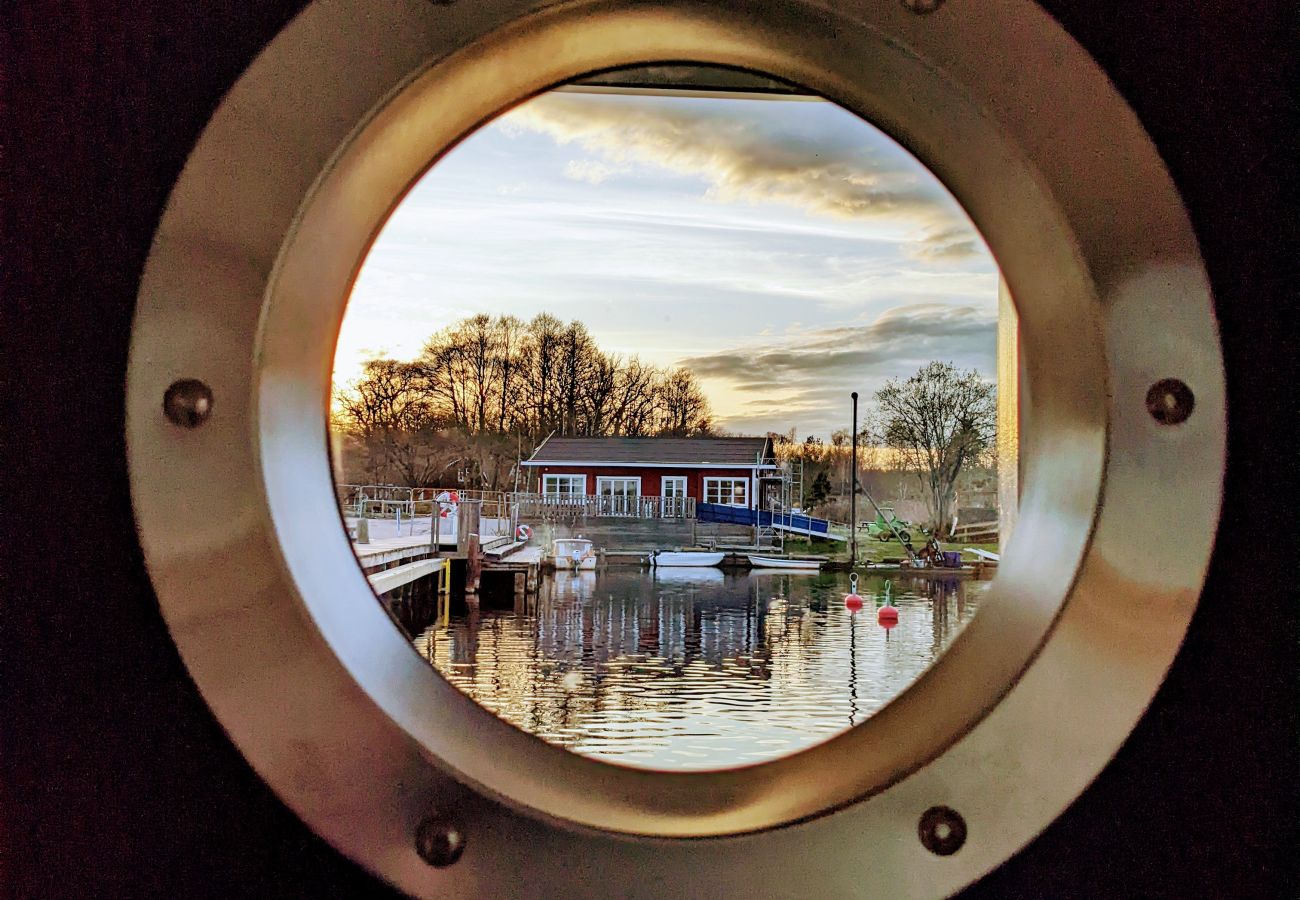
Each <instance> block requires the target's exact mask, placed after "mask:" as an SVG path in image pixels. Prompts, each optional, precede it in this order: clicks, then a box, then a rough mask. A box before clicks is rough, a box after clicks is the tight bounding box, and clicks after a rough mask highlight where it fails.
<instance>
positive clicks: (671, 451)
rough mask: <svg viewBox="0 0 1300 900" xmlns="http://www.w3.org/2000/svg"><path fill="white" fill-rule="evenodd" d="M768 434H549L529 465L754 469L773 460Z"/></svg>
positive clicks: (531, 458) (529, 460)
mask: <svg viewBox="0 0 1300 900" xmlns="http://www.w3.org/2000/svg"><path fill="white" fill-rule="evenodd" d="M770 457H771V450H770V447H769V442H768V439H767V438H765V437H728V438H666V437H647V438H571V437H550V438H547V439H546V440H545V441H543V442H542V445H541V446H540V447H538V448H537V449H536V450H535V451H533V455H532V456H531V457H530V458H529V459H528V461H527V462H525V463H524V465H526V466H554V465H601V464H607V465H616V466H718V467H722V468H727V467H737V468H746V469H748V468H751V467H752V466H755V465H761V464H762V462H761V461H768V462H770Z"/></svg>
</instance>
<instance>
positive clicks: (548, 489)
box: [542, 472, 587, 497]
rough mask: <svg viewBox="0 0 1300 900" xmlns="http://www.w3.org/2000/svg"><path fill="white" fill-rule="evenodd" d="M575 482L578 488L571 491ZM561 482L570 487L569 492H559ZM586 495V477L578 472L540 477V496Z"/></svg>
mask: <svg viewBox="0 0 1300 900" xmlns="http://www.w3.org/2000/svg"><path fill="white" fill-rule="evenodd" d="M575 480H576V481H577V483H578V485H579V487H578V490H577V491H574V490H573V489H572V486H573V483H574V481H575ZM561 481H563V482H564V483H565V484H568V485H569V486H570V490H569V491H568V492H567V493H565V492H562V491H560V490H559V486H560V483H561ZM586 493H587V476H586V475H583V474H581V473H579V472H567V473H566V472H557V473H555V474H549V473H548V474H546V475H543V476H542V494H543V495H550V496H554V497H582V496H585V495H586Z"/></svg>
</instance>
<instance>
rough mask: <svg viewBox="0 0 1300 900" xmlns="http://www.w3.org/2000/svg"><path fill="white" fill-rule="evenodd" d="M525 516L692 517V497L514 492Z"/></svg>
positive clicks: (578, 517)
mask: <svg viewBox="0 0 1300 900" xmlns="http://www.w3.org/2000/svg"><path fill="white" fill-rule="evenodd" d="M511 497H512V498H513V502H514V503H515V507H516V509H518V511H519V515H520V516H521V517H523V518H533V519H542V520H546V521H565V520H572V519H580V518H585V517H593V516H594V517H599V516H616V517H623V518H631V519H693V518H695V498H693V497H639V496H633V497H628V496H620V495H617V494H512V495H511Z"/></svg>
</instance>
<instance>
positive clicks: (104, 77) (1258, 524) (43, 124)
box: [0, 2, 1300, 896]
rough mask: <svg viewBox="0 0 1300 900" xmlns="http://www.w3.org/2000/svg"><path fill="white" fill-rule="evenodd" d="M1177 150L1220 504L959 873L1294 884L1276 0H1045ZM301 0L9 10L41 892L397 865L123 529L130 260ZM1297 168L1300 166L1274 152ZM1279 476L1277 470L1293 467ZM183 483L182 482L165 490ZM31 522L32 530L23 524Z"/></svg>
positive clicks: (25, 685)
mask: <svg viewBox="0 0 1300 900" xmlns="http://www.w3.org/2000/svg"><path fill="white" fill-rule="evenodd" d="M1049 6H1050V7H1051V10H1052V12H1053V13H1054V14H1056V15H1057V16H1058V17H1059V18H1060V19H1061V20H1062V21H1063V22H1064V24H1065V25H1066V27H1067V28H1068V29H1069V30H1070V31H1071V32H1072V33H1073V34H1074V35H1075V36H1076V38H1077V39H1079V40H1080V41H1081V42H1082V43H1083V44H1084V45H1085V46H1086V47H1087V48H1088V49H1089V50H1090V51H1091V52H1092V53H1093V54H1094V55H1095V56H1096V57H1097V58H1098V60H1099V61H1100V63H1101V64H1102V65H1103V67H1105V68H1106V69H1107V70H1108V72H1110V74H1111V77H1112V78H1113V79H1114V81H1115V82H1116V84H1117V85H1118V87H1119V89H1120V90H1121V92H1123V93H1124V95H1125V96H1126V97H1127V99H1128V100H1129V102H1130V103H1131V104H1132V105H1133V106H1134V108H1135V109H1136V111H1137V112H1138V114H1139V116H1140V117H1141V118H1142V120H1143V122H1144V123H1145V125H1146V126H1147V128H1148V130H1149V131H1150V132H1151V134H1152V136H1153V138H1154V140H1155V142H1156V144H1157V145H1158V146H1159V147H1160V149H1161V151H1162V155H1163V157H1164V159H1165V161H1166V163H1167V165H1169V167H1170V168H1171V170H1172V173H1173V175H1174V178H1175V180H1176V181H1177V183H1178V185H1179V187H1180V189H1181V190H1182V192H1183V194H1184V197H1185V198H1186V202H1187V206H1188V209H1189V212H1190V214H1191V218H1192V221H1193V223H1194V225H1195V227H1196V229H1197V233H1198V237H1199V239H1200V241H1201V245H1202V252H1203V254H1204V257H1205V260H1206V264H1207V267H1208V270H1209V273H1210V276H1211V279H1212V281H1213V284H1214V289H1215V293H1216V298H1217V303H1218V304H1219V310H1220V325H1221V328H1222V338H1223V345H1224V353H1225V360H1226V363H1227V369H1228V386H1229V408H1230V417H1231V426H1232V428H1231V432H1230V445H1229V450H1230V460H1231V462H1230V469H1229V472H1228V476H1227V486H1226V488H1227V490H1226V495H1225V508H1226V509H1227V510H1228V514H1227V521H1228V522H1229V524H1230V526H1231V525H1232V524H1234V523H1237V522H1240V521H1241V518H1240V517H1242V516H1247V515H1248V516H1249V520H1250V521H1251V523H1252V527H1251V528H1249V529H1242V528H1236V527H1227V528H1224V529H1223V530H1222V531H1221V533H1220V537H1219V543H1218V547H1217V549H1216V553H1215V557H1214V560H1213V562H1212V565H1211V570H1210V575H1209V580H1208V582H1207V586H1206V589H1205V594H1204V599H1203V602H1202V605H1201V608H1200V610H1199V611H1198V613H1197V616H1196V619H1195V620H1194V622H1193V625H1192V628H1191V631H1190V633H1189V635H1188V639H1187V642H1186V644H1185V646H1184V648H1183V651H1182V653H1181V654H1180V656H1179V658H1178V660H1177V661H1176V663H1175V665H1174V667H1173V669H1172V671H1171V673H1170V676H1169V679H1168V681H1167V682H1166V684H1165V686H1164V687H1163V688H1162V690H1161V691H1160V693H1159V694H1158V696H1157V698H1156V701H1155V704H1154V707H1153V710H1152V711H1151V713H1150V714H1148V716H1147V717H1146V719H1144V721H1143V722H1142V723H1141V724H1140V725H1139V726H1138V728H1137V730H1136V731H1135V732H1134V734H1133V736H1132V737H1131V738H1130V740H1129V742H1128V744H1127V745H1126V746H1125V748H1124V749H1123V750H1122V751H1121V753H1120V754H1119V756H1118V757H1117V759H1116V760H1115V762H1114V763H1113V764H1112V765H1111V766H1110V767H1109V768H1108V769H1107V770H1106V771H1105V772H1104V773H1103V774H1102V776H1101V777H1100V778H1099V779H1098V781H1097V782H1096V783H1095V784H1094V785H1093V787H1092V788H1090V789H1089V791H1088V792H1087V793H1086V794H1085V795H1084V796H1083V797H1082V798H1081V799H1080V800H1079V801H1078V802H1077V803H1076V804H1075V805H1074V807H1072V808H1071V809H1070V810H1069V811H1068V812H1067V813H1066V814H1065V815H1064V816H1063V817H1062V818H1061V819H1060V820H1059V821H1058V822H1057V823H1056V824H1054V825H1053V826H1052V827H1050V828H1049V829H1048V831H1047V832H1046V833H1045V834H1044V835H1043V836H1042V837H1040V838H1039V839H1038V840H1037V841H1036V842H1035V843H1034V844H1033V845H1031V846H1030V847H1029V848H1028V849H1027V850H1025V851H1024V852H1023V853H1022V854H1020V855H1019V856H1018V857H1016V858H1015V859H1014V860H1012V861H1011V862H1010V863H1008V864H1007V865H1006V866H1004V867H1003V868H1002V869H1000V870H999V871H998V872H996V873H994V874H993V875H992V876H990V877H989V878H988V879H986V880H985V882H983V883H982V884H980V885H977V886H976V887H975V888H974V889H972V891H971V892H970V893H971V895H974V896H1032V895H1040V894H1044V893H1063V892H1067V891H1068V892H1071V893H1077V894H1081V895H1093V896H1098V895H1137V894H1145V895H1166V896H1167V895H1179V894H1181V895H1188V894H1198V895H1201V894H1210V895H1221V896H1287V895H1293V894H1294V893H1295V885H1294V884H1291V885H1289V886H1290V888H1291V889H1290V890H1288V884H1287V880H1288V879H1289V878H1290V877H1291V876H1292V875H1293V869H1292V867H1293V866H1294V862H1293V854H1292V853H1290V849H1291V847H1292V846H1293V840H1292V838H1293V835H1294V828H1295V825H1294V823H1295V822H1296V821H1297V819H1298V818H1300V817H1297V815H1296V808H1295V782H1294V772H1295V770H1296V766H1295V741H1294V735H1295V733H1296V708H1297V705H1296V703H1295V702H1294V700H1295V697H1294V693H1293V692H1294V683H1295V678H1294V672H1295V665H1294V663H1295V647H1294V635H1295V633H1296V618H1295V606H1294V590H1293V588H1292V587H1290V586H1289V584H1288V583H1287V582H1286V581H1284V580H1281V579H1278V578H1277V577H1276V575H1275V573H1271V572H1264V571H1261V569H1260V568H1259V567H1258V565H1257V562H1258V558H1259V554H1260V552H1261V546H1262V545H1263V544H1264V543H1265V542H1271V546H1273V547H1275V548H1283V549H1286V550H1289V548H1291V547H1294V546H1295V537H1296V525H1295V520H1294V517H1293V516H1292V515H1291V513H1290V510H1289V508H1288V507H1289V506H1290V502H1289V498H1290V497H1293V496H1294V495H1295V492H1294V489H1293V486H1291V485H1288V484H1287V483H1286V482H1287V481H1288V474H1289V473H1288V472H1287V471H1286V470H1287V469H1288V468H1289V466H1288V465H1284V464H1280V463H1279V460H1287V459H1289V458H1290V457H1289V456H1286V455H1284V454H1290V453H1292V452H1293V445H1292V444H1291V442H1290V440H1289V438H1287V437H1286V435H1287V433H1288V432H1289V431H1290V423H1289V422H1288V421H1287V418H1288V417H1287V415H1285V414H1284V413H1285V412H1286V411H1288V410H1289V404H1288V400H1289V398H1290V393H1289V388H1287V387H1283V385H1287V384H1289V382H1290V380H1291V379H1290V378H1289V377H1286V375H1287V373H1288V372H1290V371H1291V369H1292V366H1293V353H1292V351H1291V350H1290V349H1288V348H1287V347H1286V346H1285V344H1284V342H1283V340H1281V338H1280V337H1279V336H1280V335H1282V334H1285V333H1288V332H1289V331H1290V330H1292V329H1291V327H1288V326H1293V325H1294V322H1293V311H1292V297H1291V291H1292V288H1291V287H1290V281H1289V280H1288V278H1287V277H1286V276H1287V273H1291V272H1293V269H1294V266H1293V265H1292V264H1291V262H1290V260H1291V259H1293V254H1294V242H1293V238H1294V226H1293V225H1292V224H1289V223H1294V221H1295V218H1296V216H1295V210H1294V209H1293V208H1289V207H1288V206H1287V203H1288V197H1289V196H1293V195H1289V194H1288V192H1287V191H1286V190H1284V189H1279V187H1280V186H1282V187H1285V186H1286V184H1287V180H1286V178H1287V176H1288V175H1289V172H1288V171H1287V170H1288V169H1289V168H1290V165H1289V161H1288V160H1287V159H1286V158H1285V157H1286V148H1287V147H1288V146H1289V140H1288V138H1289V133H1290V128H1289V126H1290V125H1292V124H1294V120H1293V118H1292V116H1293V114H1294V109H1293V108H1292V103H1293V101H1292V100H1291V99H1290V97H1289V94H1290V93H1291V91H1290V88H1289V86H1290V85H1292V84H1294V83H1295V77H1294V76H1295V66H1294V62H1293V60H1294V59H1295V58H1296V54H1295V48H1294V47H1293V46H1291V45H1290V41H1289V39H1288V38H1287V37H1286V36H1285V35H1286V33H1287V32H1288V31H1289V30H1291V24H1292V23H1291V22H1290V21H1289V17H1288V16H1287V15H1286V14H1285V13H1284V10H1285V4H1281V3H1273V4H1267V5H1261V6H1257V7H1253V8H1251V9H1250V10H1249V11H1248V12H1247V13H1243V12H1242V11H1241V9H1240V8H1239V6H1238V5H1236V4H1229V3H1227V2H1215V3H1208V4H1202V5H1199V6H1197V7H1195V8H1190V7H1189V8H1186V9H1180V10H1179V12H1178V15H1177V16H1172V15H1170V14H1169V13H1168V11H1167V10H1164V9H1162V8H1158V7H1157V5H1156V4H1149V3H1143V4H1138V5H1135V4H1133V3H1119V2H1114V3H1111V2H1107V3H1100V4H1098V3H1086V4H1085V3H1073V4H1064V3H1052V4H1049ZM295 10H296V6H295V5H293V4H277V5H274V6H258V7H256V8H254V7H247V8H245V7H235V6H231V7H229V8H227V7H221V8H216V7H212V8H203V9H198V10H196V9H194V8H193V7H191V6H182V5H180V4H177V3H158V4H155V5H152V6H150V7H147V8H133V9H132V10H130V11H126V10H124V9H123V8H121V7H119V6H118V5H110V4H107V3H96V2H87V3H82V4H67V5H66V6H54V5H48V4H46V5H41V6H34V7H32V8H30V9H28V10H23V11H21V12H15V11H10V12H8V13H7V20H8V21H7V27H6V30H5V49H4V58H5V59H6V62H7V63H8V66H7V69H8V71H7V73H6V76H7V77H6V86H5V93H6V103H5V104H4V105H3V106H4V109H5V116H6V121H5V123H4V131H3V133H4V134H5V135H6V139H5V161H6V166H5V176H4V181H3V187H0V195H2V197H3V200H4V206H5V212H6V215H5V219H4V231H3V233H4V245H5V250H4V258H5V263H4V266H3V272H4V278H5V280H6V285H5V289H4V297H5V299H4V304H3V307H0V310H2V314H3V324H2V326H0V341H3V346H4V351H3V360H4V368H5V379H4V388H5V395H6V399H7V400H8V401H9V402H7V403H6V404H5V407H4V417H5V421H4V422H3V425H2V427H0V434H3V435H4V436H5V438H4V441H3V448H4V450H5V451H6V454H5V455H6V457H7V460H6V462H7V465H6V467H5V472H6V475H7V476H8V479H7V481H8V482H9V486H7V487H6V491H5V496H6V498H7V501H8V502H7V504H6V508H7V512H6V516H7V520H6V535H7V537H8V536H11V535H14V534H15V533H17V534H18V535H19V536H20V538H21V539H20V540H14V539H13V538H12V537H9V539H8V540H7V541H6V544H5V550H6V553H5V557H6V564H5V568H6V576H5V577H6V582H5V584H4V588H3V592H4V595H5V599H6V601H7V602H6V604H5V614H6V619H5V628H4V634H5V636H6V637H5V640H6V646H5V648H4V653H3V659H4V681H5V686H6V690H5V698H6V701H7V702H6V709H5V717H4V741H5V753H6V756H5V761H6V767H5V778H4V783H5V791H4V795H3V796H4V800H5V804H6V812H5V821H6V828H5V838H6V841H7V842H8V844H9V846H8V847H7V851H8V852H6V854H5V855H6V871H5V876H4V877H5V879H6V881H8V882H9V883H12V884H16V885H18V886H19V887H20V891H19V892H20V893H24V894H27V895H37V896H61V895H84V894H87V893H101V894H110V893H111V894H113V895H116V896H157V895H164V894H169V895H176V894H179V895H189V896H218V895H226V896H229V895H246V894H256V895H260V896H301V895H304V894H317V895H320V896H360V895H366V894H383V893H387V891H386V889H385V888H384V887H383V886H382V885H380V884H378V883H376V882H375V881H373V880H372V879H371V878H370V877H369V876H367V875H366V874H365V873H364V872H362V871H361V870H360V869H358V868H357V867H355V866H354V865H352V864H351V863H349V862H348V861H346V860H345V859H343V858H342V857H341V856H339V855H338V854H337V853H335V852H334V851H333V850H331V849H330V848H328V847H327V846H326V845H325V844H324V843H323V842H322V841H320V840H318V839H317V838H315V837H314V836H313V835H312V834H311V833H310V832H309V831H308V830H307V829H306V828H305V827H304V826H302V825H301V824H300V823H299V822H298V820H297V819H296V818H295V817H294V815H293V814H292V813H291V812H289V811H288V810H287V809H286V808H285V807H283V806H282V805H281V804H280V803H279V802H278V801H277V800H276V799H275V798H274V796H273V795H272V794H271V792H270V791H269V789H268V788H266V787H265V786H264V785H263V784H262V782H261V781H260V780H259V779H258V778H257V776H256V775H255V774H254V773H253V772H252V771H251V770H250V769H249V767H248V766H247V764H246V763H245V762H244V761H243V759H242V758H241V757H240V756H239V754H238V753H237V752H236V751H235V750H234V748H233V747H232V746H231V745H230V744H229V742H228V741H227V739H226V738H225V736H224V734H223V733H222V731H221V729H220V728H219V727H218V726H217V724H216V723H215V720H214V719H213V718H212V716H211V714H210V713H209V712H208V711H207V708H206V707H205V706H204V705H203V702H202V700H201V698H200V696H199V694H198V692H197V690H196V689H195V688H194V686H193V684H192V683H191V682H190V680H189V678H188V676H187V675H186V673H185V671H184V669H183V667H182V666H181V663H180V661H179V659H178V657H177V655H176V651H175V649H174V647H173V645H172V643H171V641H170V639H169V636H168V634H167V630H166V628H165V627H164V625H163V622H162V619H161V618H160V616H159V614H158V610H157V604H156V601H155V599H154V597H153V594H152V589H151V587H150V585H149V582H148V578H147V574H146V572H145V569H144V565H143V562H142V558H141V553H140V549H139V547H138V545H137V543H136V540H135V537H134V525H133V521H132V515H131V509H130V501H129V496H128V491H127V485H126V470H125V462H124V451H123V446H122V419H123V398H122V390H121V383H122V378H123V373H124V371H125V361H126V342H127V338H128V334H129V329H130V323H131V322H130V320H131V312H132V307H133V302H134V297H135V293H136V290H137V287H138V279H139V276H140V271H141V267H142V265H143V262H144V259H145V256H146V254H147V252H148V249H149V243H150V240H151V238H152V235H153V231H154V229H155V227H156V225H157V220H158V216H159V215H160V213H161V210H162V207H163V204H164V202H165V200H166V196H167V192H168V190H169V189H170V185H171V183H172V181H173V179H174V178H175V177H176V175H177V173H178V172H179V171H180V168H181V166H182V164H183V162H184V159H185V157H186V154H187V153H188V151H189V149H190V147H191V146H192V145H193V142H194V141H195V139H196V138H197V136H198V134H199V132H200V130H201V129H202V127H203V124H204V122H205V121H206V119H207V117H208V116H209V115H210V113H211V111H212V109H213V108H214V106H215V105H216V103H217V102H218V101H219V100H220V97H221V95H222V93H223V92H224V91H225V90H226V88H227V87H228V86H229V85H230V83H231V82H232V81H233V80H234V79H235V78H236V77H237V76H238V74H239V73H240V71H242V69H243V68H244V67H245V66H246V65H247V63H248V62H249V61H250V60H251V58H252V56H253V55H254V54H255V53H256V52H257V50H258V49H259V48H260V46H261V45H262V44H264V43H265V42H266V41H267V40H269V39H270V38H271V36H272V35H273V34H274V33H275V32H276V30H277V29H278V28H279V27H281V26H282V24H283V23H284V22H286V21H287V20H288V18H289V17H291V16H292V14H293V13H294V12H295ZM1292 177H1293V176H1292ZM1288 487H1291V488H1292V489H1288ZM177 502H184V498H177ZM20 528H21V531H20V530H19V529H20Z"/></svg>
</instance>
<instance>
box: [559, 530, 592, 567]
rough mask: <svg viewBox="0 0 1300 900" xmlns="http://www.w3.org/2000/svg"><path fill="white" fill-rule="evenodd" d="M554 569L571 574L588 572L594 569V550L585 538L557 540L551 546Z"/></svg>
mask: <svg viewBox="0 0 1300 900" xmlns="http://www.w3.org/2000/svg"><path fill="white" fill-rule="evenodd" d="M552 549H553V550H554V553H555V568H557V569H560V570H567V571H573V572H589V571H591V570H592V569H594V568H596V550H595V548H594V547H592V545H591V541H589V540H586V539H585V538H580V537H578V538H559V539H557V540H556V541H555V542H554V543H553V545H552Z"/></svg>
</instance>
